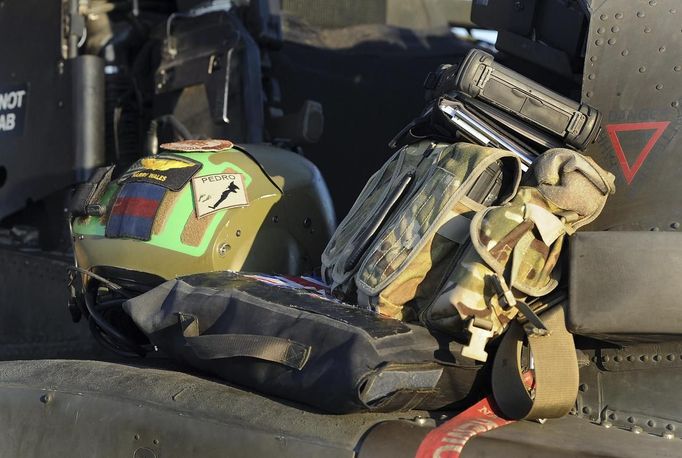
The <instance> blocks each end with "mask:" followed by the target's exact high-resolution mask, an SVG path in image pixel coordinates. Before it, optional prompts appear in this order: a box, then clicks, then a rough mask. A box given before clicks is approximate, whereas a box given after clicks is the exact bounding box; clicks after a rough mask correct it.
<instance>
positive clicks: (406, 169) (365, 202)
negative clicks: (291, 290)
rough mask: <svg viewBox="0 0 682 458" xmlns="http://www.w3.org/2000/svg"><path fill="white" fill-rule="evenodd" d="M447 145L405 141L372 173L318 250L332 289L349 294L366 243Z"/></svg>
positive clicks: (369, 241) (353, 286)
mask: <svg viewBox="0 0 682 458" xmlns="http://www.w3.org/2000/svg"><path fill="white" fill-rule="evenodd" d="M448 146H449V144H447V143H435V142H432V141H429V140H425V141H422V142H418V143H415V144H411V145H407V146H405V147H403V148H401V149H400V150H398V151H397V152H396V153H395V154H394V155H393V156H392V157H391V158H390V159H389V160H388V161H386V163H385V164H384V165H383V167H382V168H381V169H380V170H379V171H378V172H376V173H375V174H374V175H372V177H371V178H370V179H369V181H368V182H367V184H366V185H365V188H364V189H363V190H362V192H361V193H360V196H359V197H358V198H357V200H356V201H355V204H354V205H353V207H352V208H351V210H350V212H348V215H347V216H346V217H345V218H344V219H343V221H342V222H341V224H339V227H338V228H337V229H336V231H335V232H334V234H333V235H332V238H331V240H330V241H329V243H328V244H327V247H326V248H325V250H324V252H323V253H322V276H323V278H324V280H325V281H326V282H327V283H328V284H329V285H331V286H332V289H333V290H334V291H335V293H337V294H339V295H342V296H344V297H352V296H353V294H354V291H355V285H354V284H353V280H352V277H353V274H354V273H355V272H356V271H357V266H358V265H359V261H360V259H361V257H362V255H363V254H364V252H365V250H366V248H367V246H368V245H369V243H371V241H372V239H373V237H374V236H376V234H377V233H378V231H379V230H380V229H381V228H382V227H383V224H385V222H386V221H387V220H388V219H389V218H390V216H391V214H392V212H393V211H394V210H395V209H396V208H397V207H398V206H399V205H400V203H401V202H402V201H404V200H405V199H406V198H409V195H410V193H411V192H413V191H414V190H415V189H417V188H418V186H419V184H420V183H421V182H422V181H423V179H424V177H425V176H426V173H427V172H428V171H429V170H430V167H431V165H432V164H433V162H434V161H437V160H438V158H439V157H440V155H441V154H442V153H443V151H444V150H445V149H446V148H447V147H448Z"/></svg>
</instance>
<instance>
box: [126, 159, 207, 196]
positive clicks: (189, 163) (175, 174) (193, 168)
mask: <svg viewBox="0 0 682 458" xmlns="http://www.w3.org/2000/svg"><path fill="white" fill-rule="evenodd" d="M200 169H201V163H200V162H197V161H193V160H191V159H188V158H185V157H180V156H176V155H174V154H157V155H155V156H147V157H143V158H142V159H140V160H139V161H137V162H136V163H135V164H133V166H132V167H130V168H129V169H128V170H127V171H126V173H124V174H123V175H122V176H121V178H119V180H118V182H119V183H134V182H141V183H150V184H156V185H159V186H163V187H164V188H166V189H170V190H171V191H179V190H180V189H182V188H183V187H184V186H185V185H186V184H187V182H188V181H189V180H190V178H192V177H193V176H194V174H195V173H197V172H198V171H199V170H200Z"/></svg>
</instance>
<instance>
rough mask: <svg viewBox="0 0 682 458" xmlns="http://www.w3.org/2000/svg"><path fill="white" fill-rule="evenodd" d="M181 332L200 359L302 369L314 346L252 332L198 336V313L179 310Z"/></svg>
mask: <svg viewBox="0 0 682 458" xmlns="http://www.w3.org/2000/svg"><path fill="white" fill-rule="evenodd" d="M178 316H179V322H180V326H181V327H182V335H183V336H184V337H185V341H186V342H187V345H188V346H189V347H190V348H191V349H192V351H193V352H194V354H195V355H196V356H197V358H199V359H222V358H235V357H240V356H241V357H244V356H246V357H249V358H257V359H262V360H264V361H269V362H273V363H279V364H283V365H285V366H287V367H291V368H293V369H297V370H301V369H302V368H303V367H304V366H305V364H306V363H307V362H308V358H309V356H310V351H311V350H312V348H311V347H310V346H308V345H303V344H301V343H299V342H294V341H292V340H288V339H282V338H280V337H273V336H261V335H253V334H209V335H199V324H198V321H197V319H196V317H195V316H192V315H187V314H184V313H178Z"/></svg>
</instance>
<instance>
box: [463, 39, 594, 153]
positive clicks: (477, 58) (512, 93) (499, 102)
mask: <svg viewBox="0 0 682 458" xmlns="http://www.w3.org/2000/svg"><path fill="white" fill-rule="evenodd" d="M454 85H455V88H456V90H458V91H460V92H462V93H464V94H466V95H468V96H470V97H473V98H474V99H480V100H482V101H485V102H488V103H490V104H492V105H494V106H497V107H499V108H501V109H502V110H504V111H506V112H508V113H514V114H516V115H518V116H519V117H520V118H522V119H524V120H525V121H527V122H529V123H531V124H533V125H535V126H537V127H540V128H542V129H544V130H546V131H548V132H550V133H552V134H554V135H556V136H558V137H560V138H562V139H563V140H564V141H565V142H566V143H567V144H568V145H571V146H573V147H575V148H577V149H579V150H582V149H585V148H586V147H587V146H588V145H589V144H590V143H592V141H594V139H595V138H596V136H597V134H598V133H599V129H600V124H601V114H600V113H599V112H598V111H597V110H595V109H594V108H592V107H590V106H589V105H587V104H581V103H578V102H575V101H573V100H570V99H567V98H566V97H563V96H561V95H559V94H557V93H555V92H553V91H551V90H549V89H547V88H545V87H543V86H541V85H540V84H538V83H536V82H534V81H532V80H530V79H528V78H526V77H524V76H522V75H520V74H518V73H516V72H514V71H513V70H510V69H509V68H506V67H504V66H502V65H500V64H498V63H496V62H495V59H494V57H493V56H492V55H491V54H488V53H486V52H484V51H481V50H478V49H474V50H472V51H470V52H469V54H468V55H467V56H466V58H465V59H464V60H463V61H462V63H461V64H460V66H459V68H458V72H457V76H456V79H455V81H454Z"/></svg>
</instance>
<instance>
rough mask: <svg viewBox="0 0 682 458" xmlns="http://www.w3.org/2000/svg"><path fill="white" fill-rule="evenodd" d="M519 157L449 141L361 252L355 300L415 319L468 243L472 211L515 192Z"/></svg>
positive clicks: (405, 318)
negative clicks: (383, 226) (417, 184)
mask: <svg viewBox="0 0 682 458" xmlns="http://www.w3.org/2000/svg"><path fill="white" fill-rule="evenodd" d="M520 174H521V169H520V163H519V161H518V159H517V158H516V157H515V156H514V155H513V154H512V153H510V152H508V151H503V150H498V149H494V148H487V147H483V146H479V145H473V144H469V143H456V144H454V145H451V146H450V147H448V148H447V149H446V150H445V151H443V153H442V154H441V155H440V158H439V159H438V161H437V162H434V163H432V165H431V167H430V168H429V170H428V173H427V174H426V176H425V178H424V180H423V181H422V183H421V184H420V185H419V186H418V187H417V188H416V189H415V192H414V193H413V194H412V195H411V196H410V198H409V199H408V200H406V201H405V202H404V203H403V204H402V205H401V206H400V208H399V209H398V210H397V211H396V212H395V213H394V215H393V217H392V218H391V219H390V221H389V222H388V223H387V224H386V227H385V228H384V230H383V231H382V232H381V233H380V234H379V235H378V236H377V238H376V240H374V241H373V242H372V244H371V246H370V247H369V248H368V249H367V250H366V253H364V256H363V259H362V262H361V264H360V267H359V269H358V272H357V273H356V275H355V284H356V286H357V290H358V291H357V295H358V302H359V303H360V304H363V305H369V306H371V307H372V308H373V309H375V310H377V311H378V312H379V313H381V314H383V315H386V316H389V317H392V318H398V319H402V320H405V321H416V320H417V318H418V314H417V312H418V311H419V309H420V306H419V304H420V303H422V302H423V301H424V300H427V299H428V298H430V297H431V296H433V294H434V292H435V291H438V290H439V286H440V284H441V283H442V282H443V278H444V277H447V274H448V273H449V272H450V271H451V270H452V266H453V263H456V262H457V261H458V259H459V256H460V255H461V253H463V252H464V250H465V249H466V246H467V245H468V239H469V226H470V223H471V218H472V217H473V215H474V214H475V213H476V212H478V211H481V210H483V209H485V208H486V207H488V206H489V205H493V204H495V203H504V202H506V201H508V200H509V198H511V196H513V195H514V194H515V191H516V189H517V187H518V184H519V181H520Z"/></svg>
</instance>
